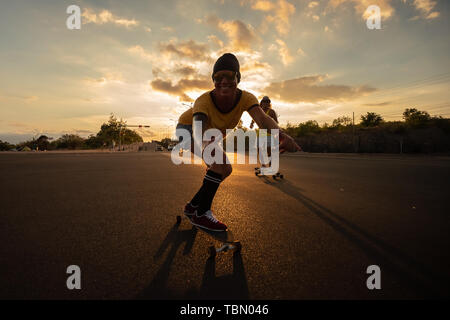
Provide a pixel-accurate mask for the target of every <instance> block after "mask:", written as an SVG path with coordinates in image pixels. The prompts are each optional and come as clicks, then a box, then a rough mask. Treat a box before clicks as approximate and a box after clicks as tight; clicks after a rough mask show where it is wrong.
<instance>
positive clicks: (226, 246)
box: [177, 216, 242, 258]
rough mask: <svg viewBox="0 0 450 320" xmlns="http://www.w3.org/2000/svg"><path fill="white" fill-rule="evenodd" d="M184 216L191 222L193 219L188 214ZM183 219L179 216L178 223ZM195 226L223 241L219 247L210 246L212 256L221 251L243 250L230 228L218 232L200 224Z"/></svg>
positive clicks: (209, 250) (237, 251)
mask: <svg viewBox="0 0 450 320" xmlns="http://www.w3.org/2000/svg"><path fill="white" fill-rule="evenodd" d="M184 217H185V219H187V220H189V222H190V220H191V219H190V218H188V217H186V216H184ZM182 220H183V217H182V216H177V224H180V223H181V221H182ZM195 227H196V228H197V230H200V231H201V232H204V233H206V234H207V235H209V236H210V237H211V238H213V239H214V240H216V241H218V242H220V243H222V245H221V246H220V247H219V248H217V247H216V246H210V247H209V248H208V253H209V256H210V258H214V257H215V256H216V254H217V253H219V252H227V251H233V252H236V253H240V252H241V249H242V245H241V242H240V241H238V240H236V239H235V238H234V236H233V233H232V232H231V230H230V229H227V230H226V231H221V232H217V231H210V230H207V229H204V228H202V227H198V226H195Z"/></svg>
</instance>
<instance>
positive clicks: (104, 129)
mask: <svg viewBox="0 0 450 320" xmlns="http://www.w3.org/2000/svg"><path fill="white" fill-rule="evenodd" d="M126 125H127V124H126V122H125V121H123V120H122V119H121V120H117V118H116V117H115V116H114V114H112V113H111V115H110V116H109V120H108V122H107V123H103V124H102V126H101V127H100V131H99V132H98V133H97V139H98V141H97V142H96V143H100V144H101V145H103V144H107V145H110V144H112V142H113V141H115V142H116V143H119V141H121V142H122V144H131V143H135V142H143V141H144V140H143V139H142V137H141V136H140V135H138V134H137V133H136V132H135V131H133V130H130V129H127V128H126ZM90 142H94V140H93V139H91V140H90Z"/></svg>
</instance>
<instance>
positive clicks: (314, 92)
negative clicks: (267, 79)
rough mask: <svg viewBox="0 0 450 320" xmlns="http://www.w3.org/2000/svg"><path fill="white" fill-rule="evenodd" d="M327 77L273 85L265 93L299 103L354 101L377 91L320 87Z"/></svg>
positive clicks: (301, 79) (318, 76) (346, 87)
mask: <svg viewBox="0 0 450 320" xmlns="http://www.w3.org/2000/svg"><path fill="white" fill-rule="evenodd" d="M325 78H327V76H326V75H315V76H308V77H301V78H297V79H291V80H285V81H281V82H275V83H271V84H270V85H269V86H268V87H266V88H265V89H264V92H266V94H268V95H269V96H273V97H274V98H276V99H279V100H282V101H286V102H292V103H298V102H311V103H316V102H320V101H334V102H339V101H344V100H352V99H355V98H358V97H360V96H363V95H365V94H367V93H371V92H373V91H375V90H376V89H375V88H371V87H368V86H359V87H351V86H346V85H318V83H320V82H322V81H323V80H324V79H325Z"/></svg>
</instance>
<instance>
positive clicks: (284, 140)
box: [280, 133, 302, 153]
mask: <svg viewBox="0 0 450 320" xmlns="http://www.w3.org/2000/svg"><path fill="white" fill-rule="evenodd" d="M285 151H288V152H297V151H302V148H300V146H299V145H298V144H297V143H296V142H295V140H294V139H292V137H290V136H288V135H287V134H285V133H281V134H280V153H283V152H285Z"/></svg>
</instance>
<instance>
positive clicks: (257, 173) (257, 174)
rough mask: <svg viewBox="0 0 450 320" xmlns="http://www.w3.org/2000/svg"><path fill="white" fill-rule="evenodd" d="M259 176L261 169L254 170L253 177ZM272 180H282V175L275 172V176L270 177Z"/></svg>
mask: <svg viewBox="0 0 450 320" xmlns="http://www.w3.org/2000/svg"><path fill="white" fill-rule="evenodd" d="M260 175H261V168H255V176H257V177H259V176H260ZM272 178H273V179H274V180H277V178H280V179H284V175H283V174H281V173H280V172H277V173H276V174H274V175H272Z"/></svg>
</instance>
